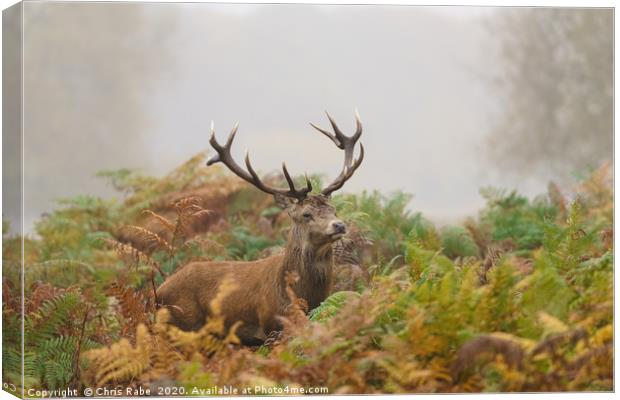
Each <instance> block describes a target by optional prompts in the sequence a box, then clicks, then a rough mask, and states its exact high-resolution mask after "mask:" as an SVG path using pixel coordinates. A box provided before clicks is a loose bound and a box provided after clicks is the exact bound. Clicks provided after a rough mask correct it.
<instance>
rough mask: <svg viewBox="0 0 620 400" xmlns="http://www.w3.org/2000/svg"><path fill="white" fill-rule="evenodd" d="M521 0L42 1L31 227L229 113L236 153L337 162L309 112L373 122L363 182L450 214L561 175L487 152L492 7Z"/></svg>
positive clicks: (266, 162)
mask: <svg viewBox="0 0 620 400" xmlns="http://www.w3.org/2000/svg"><path fill="white" fill-rule="evenodd" d="M506 10H507V9H491V8H476V7H420V6H397V7H388V6H311V5H225V4H220V5H215V4H178V3H176V4H152V3H151V4H146V3H142V4H127V3H98V4H94V3H91V4H84V3H82V4H77V3H72V4H63V3H38V4H37V3H26V8H25V18H24V20H25V63H26V65H25V66H24V67H25V68H24V73H25V126H24V129H25V135H26V139H25V144H26V145H25V165H26V171H25V194H26V202H25V206H26V220H25V226H26V229H30V228H31V227H32V224H33V221H35V220H36V219H38V218H39V217H40V214H41V213H43V212H45V211H49V210H50V209H51V208H52V207H54V203H53V199H55V198H59V197H69V196H74V195H77V194H94V195H102V196H110V195H112V194H113V191H112V189H111V188H110V187H109V186H108V185H107V184H106V182H105V181H104V180H102V179H100V178H95V177H94V175H95V173H96V172H97V171H98V170H101V169H116V168H122V167H130V168H139V169H141V170H142V171H144V172H146V173H150V174H155V175H162V174H164V173H165V172H167V171H169V170H170V169H172V168H174V167H175V166H177V165H178V164H180V163H182V162H183V161H185V160H187V159H188V158H189V157H191V156H192V155H194V154H195V153H197V152H198V151H201V150H203V149H206V148H208V132H209V127H210V124H211V120H214V121H215V126H216V131H217V135H218V137H219V138H220V140H224V138H225V136H226V135H227V134H228V132H229V130H230V128H231V127H232V126H233V125H234V123H235V122H236V121H239V122H240V129H239V133H238V135H237V139H236V143H235V146H236V151H235V152H234V154H235V156H236V157H238V158H239V159H241V157H242V156H243V153H244V151H245V149H246V148H247V149H249V150H250V153H251V155H252V160H253V164H254V166H255V167H256V168H257V169H259V170H261V171H263V172H269V171H271V170H274V169H277V168H279V165H280V164H281V162H282V161H286V162H287V165H288V167H289V170H290V171H291V172H293V173H294V174H301V173H303V172H306V171H307V172H308V173H317V172H319V173H325V174H327V175H328V177H329V178H332V177H333V176H334V175H335V174H337V173H338V171H339V168H340V167H341V163H342V160H341V154H340V153H341V152H340V151H339V150H337V149H336V148H335V147H334V146H333V144H332V143H331V142H329V141H328V140H327V139H326V138H325V137H323V136H322V135H320V134H319V133H317V132H316V131H314V130H313V129H312V128H311V127H310V126H309V125H308V122H313V123H315V124H318V125H320V126H325V127H328V126H329V125H328V123H327V119H326V117H325V115H324V110H328V111H329V112H330V113H332V115H333V116H334V117H335V118H336V120H337V121H338V122H339V124H340V126H341V128H343V130H345V132H348V133H352V131H353V128H354V110H355V109H357V110H359V113H360V115H361V118H362V122H363V124H364V134H363V136H362V141H363V142H364V145H365V148H366V158H365V161H364V163H363V164H362V166H361V168H360V169H359V170H358V172H357V173H356V175H355V176H354V177H353V178H352V179H351V180H350V181H349V182H348V183H347V185H346V186H345V187H344V190H345V191H350V192H360V191H362V190H364V189H367V190H372V189H378V190H380V191H382V192H386V193H389V192H391V191H395V190H404V191H406V192H409V193H412V194H413V195H414V200H413V202H412V203H411V209H412V210H414V211H421V212H423V213H424V214H425V215H427V216H428V217H430V218H431V219H433V220H435V221H437V222H440V223H445V222H456V221H458V220H459V219H460V218H462V217H464V216H467V215H473V214H475V212H476V211H477V210H478V209H479V208H480V207H481V206H482V205H483V204H484V201H483V199H482V198H481V196H480V195H479V192H478V190H479V188H480V187H483V186H487V185H495V186H502V187H506V188H517V189H519V190H520V191H522V192H524V193H526V194H536V193H540V192H543V191H544V190H545V188H546V184H547V182H548V180H549V178H550V177H548V176H532V177H529V178H527V179H523V178H521V179H517V178H515V177H512V176H502V175H501V174H500V173H499V171H496V170H494V169H493V165H489V163H488V161H486V157H485V156H484V154H482V152H483V150H482V147H483V139H484V137H485V135H486V134H488V130H489V123H490V120H491V118H492V116H493V112H494V110H495V108H494V107H495V104H496V100H495V99H494V94H493V92H492V91H491V90H490V89H489V80H490V79H491V75H490V71H494V68H496V62H495V60H494V58H493V51H492V48H493V45H494V43H493V36H492V35H491V34H490V33H489V31H488V29H486V28H485V27H484V24H483V22H482V19H485V18H492V17H493V15H494V13H498V12H506ZM495 72H497V71H495ZM5 134H6V133H5ZM5 174H6V172H5ZM329 178H328V179H329ZM6 214H7V212H6V211H5V215H6ZM8 216H9V218H10V215H8Z"/></svg>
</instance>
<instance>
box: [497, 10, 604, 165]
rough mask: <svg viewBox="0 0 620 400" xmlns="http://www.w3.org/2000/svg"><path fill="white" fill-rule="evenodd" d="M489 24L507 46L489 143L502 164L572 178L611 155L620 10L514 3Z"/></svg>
mask: <svg viewBox="0 0 620 400" xmlns="http://www.w3.org/2000/svg"><path fill="white" fill-rule="evenodd" d="M488 27H489V29H490V32H491V33H492V35H494V36H495V37H496V38H497V40H498V44H499V63H500V64H499V65H500V69H499V72H500V73H498V74H496V76H495V77H494V83H495V84H496V85H497V90H498V94H499V97H498V98H499V101H500V103H499V116H498V117H499V118H498V119H497V120H496V123H495V125H494V126H493V128H492V130H491V132H490V134H489V136H488V142H487V145H488V151H489V153H490V155H491V158H492V160H493V161H494V162H495V163H496V164H497V165H498V167H500V168H502V169H503V170H509V171H512V172H516V173H521V174H524V175H525V174H531V173H534V172H546V173H553V174H554V175H560V176H562V177H567V176H568V175H569V174H570V173H574V172H577V171H582V170H583V169H585V168H588V167H591V166H596V165H597V164H599V163H600V162H601V161H602V160H605V159H611V156H612V135H613V125H612V124H613V120H612V118H613V84H612V79H613V10H611V9H570V8H518V9H510V10H506V11H502V12H501V13H496V14H493V17H492V18H490V20H489V24H488Z"/></svg>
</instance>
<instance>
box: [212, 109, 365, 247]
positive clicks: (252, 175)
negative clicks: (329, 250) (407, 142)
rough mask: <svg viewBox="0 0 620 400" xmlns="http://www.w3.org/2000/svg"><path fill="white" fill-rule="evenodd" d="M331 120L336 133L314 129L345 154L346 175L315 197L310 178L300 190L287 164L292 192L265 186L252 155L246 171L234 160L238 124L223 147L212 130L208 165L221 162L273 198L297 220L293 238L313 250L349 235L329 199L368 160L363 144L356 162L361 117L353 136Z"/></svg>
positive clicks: (343, 168) (287, 173)
mask: <svg viewBox="0 0 620 400" xmlns="http://www.w3.org/2000/svg"><path fill="white" fill-rule="evenodd" d="M327 118H328V119H329V122H330V124H331V126H332V128H333V132H329V131H327V130H324V129H322V128H319V127H318V126H316V125H314V124H310V125H311V126H312V127H313V128H315V129H316V130H318V131H319V132H321V133H322V134H324V135H325V136H327V137H328V138H329V139H330V140H331V141H332V142H333V143H334V144H335V145H336V147H338V148H339V149H341V150H344V164H343V167H342V171H341V172H340V174H339V175H338V176H337V177H336V179H334V181H333V182H331V183H330V184H329V185H327V187H325V189H323V190H322V191H321V192H320V193H319V194H311V192H312V184H311V183H310V180H309V179H308V176H307V175H306V177H305V178H306V186H305V187H303V188H300V189H298V188H296V187H295V184H294V183H293V179H292V178H291V175H290V174H289V172H288V169H287V168H286V164H285V163H282V173H283V174H284V179H285V180H286V182H287V184H288V189H282V188H275V187H271V186H268V185H267V184H265V183H264V182H263V181H262V180H261V179H260V178H259V177H258V174H257V173H256V171H255V170H254V168H253V167H252V163H251V162H250V156H249V153H246V155H245V169H244V168H242V167H241V166H240V165H239V164H237V162H236V161H235V160H234V159H233V158H232V155H231V153H230V149H231V146H232V143H233V140H234V139H235V135H236V134H237V129H238V124H237V125H235V127H234V128H233V130H232V131H231V132H230V135H229V136H228V140H227V141H226V143H225V144H224V145H223V146H222V145H220V144H219V143H218V142H217V140H216V139H215V130H214V128H213V125H212V126H211V139H210V140H209V143H211V146H212V147H213V148H214V149H215V151H216V152H217V154H216V155H215V156H213V157H212V158H211V159H209V161H207V165H212V164H215V163H217V162H221V163H223V164H224V165H226V167H228V169H229V170H230V171H232V172H233V173H234V174H235V175H237V176H238V177H240V178H241V179H243V180H245V181H247V182H249V183H250V184H252V185H253V186H254V187H256V188H257V189H259V190H262V191H263V192H265V193H269V194H271V195H273V196H274V198H275V200H276V203H277V204H278V205H280V206H281V207H283V208H284V209H286V211H287V212H288V214H289V216H290V217H291V219H292V220H293V223H294V225H293V231H292V234H293V235H294V236H297V237H300V238H303V239H304V240H306V241H307V242H308V243H309V244H311V245H312V246H313V247H320V246H323V245H326V244H331V243H333V242H334V241H336V240H338V239H340V238H341V237H342V236H343V235H344V234H345V233H346V231H347V227H346V225H345V224H344V222H342V221H341V220H340V219H338V217H337V216H336V209H335V208H334V206H332V205H331V204H330V203H329V199H330V196H331V194H332V193H333V192H335V191H336V190H338V189H340V188H341V187H342V186H343V185H344V184H345V182H346V181H347V180H349V179H350V178H351V177H352V176H353V173H354V172H355V170H357V168H358V167H359V166H360V165H361V163H362V160H363V159H364V146H363V145H362V143H361V142H360V153H359V156H358V157H357V159H354V158H353V153H354V151H355V145H356V143H357V142H358V140H359V138H360V136H361V135H362V123H361V122H360V119H359V115H358V114H357V113H356V115H355V123H356V130H355V133H354V134H353V135H352V136H346V135H345V134H343V133H342V131H341V130H340V128H339V127H338V125H337V124H336V122H335V121H334V119H333V118H332V117H331V116H330V115H329V113H327ZM302 241H303V240H302Z"/></svg>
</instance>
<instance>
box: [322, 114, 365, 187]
mask: <svg viewBox="0 0 620 400" xmlns="http://www.w3.org/2000/svg"><path fill="white" fill-rule="evenodd" d="M325 114H327V118H328V119H329V123H330V124H331V126H332V128H333V130H334V132H333V133H332V132H329V131H326V130H324V129H321V128H319V127H318V126H316V125H314V124H313V123H310V125H312V127H313V128H314V129H316V130H318V131H319V132H321V133H322V134H323V135H325V136H327V137H328V138H330V139H331V141H332V142H334V144H335V145H336V146H337V147H338V148H339V149H342V150H344V165H343V167H342V171H341V172H340V175H338V177H337V178H336V179H335V180H334V181H333V182H332V183H330V184H329V186H327V187H326V188H325V189H323V190H322V191H321V193H322V194H323V195H325V196H329V195H330V194H331V193H332V192H334V191H336V190H338V189H340V188H341V187H342V186H343V185H344V183H345V182H346V181H347V180H349V179H350V178H351V177H352V176H353V173H354V172H355V170H356V169H357V168H358V167H359V166H360V164H361V163H362V160H363V159H364V145H363V144H362V142H360V155H359V157H358V158H357V159H356V160H353V152H354V150H355V144H356V143H357V141H358V140H359V138H360V136H362V122H361V121H360V116H359V114H358V113H357V111H356V112H355V125H356V129H355V133H354V134H353V135H352V136H346V135H345V134H344V133H342V131H341V130H340V128H338V125H336V122H335V121H334V119H333V118H332V117H331V115H329V113H328V112H327V111H326V112H325Z"/></svg>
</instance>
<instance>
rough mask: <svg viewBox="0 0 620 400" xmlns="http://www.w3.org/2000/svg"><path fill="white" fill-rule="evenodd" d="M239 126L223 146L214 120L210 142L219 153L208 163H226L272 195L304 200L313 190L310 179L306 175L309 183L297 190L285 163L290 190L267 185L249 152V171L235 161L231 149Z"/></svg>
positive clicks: (247, 158) (246, 162)
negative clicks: (253, 164) (259, 175)
mask: <svg viewBox="0 0 620 400" xmlns="http://www.w3.org/2000/svg"><path fill="white" fill-rule="evenodd" d="M238 128H239V123H237V124H235V126H234V127H233V129H232V130H231V132H230V134H229V135H228V139H227V140H226V144H225V145H224V146H222V145H220V144H219V143H218V142H217V139H216V138H215V129H214V127H213V122H212V123H211V138H210V139H209V143H210V144H211V146H212V147H213V149H215V151H216V152H217V154H216V155H214V156H213V157H211V158H210V159H209V161H207V165H212V164H215V163H217V162H221V163H223V164H224V165H226V167H228V169H229V170H230V171H231V172H233V173H234V174H235V175H237V176H238V177H239V178H241V179H243V180H245V181H246V182H249V183H251V184H252V185H254V186H255V187H256V188H257V189H259V190H262V191H263V192H265V193H269V194H272V195H275V194H282V195H284V196H287V197H293V198H295V199H298V200H303V199H304V198H306V197H307V195H308V193H310V192H311V191H312V185H311V184H310V181H309V180H308V178H307V177H306V183H307V186H306V188H304V189H300V190H297V189H296V188H295V185H294V184H293V179H292V178H291V176H290V174H289V173H288V170H287V169H286V166H285V165H283V172H284V178H285V179H286V182H287V183H288V185H289V190H285V189H277V188H273V187H270V186H267V185H265V184H264V183H263V181H261V179H260V178H259V177H258V174H257V173H256V171H255V170H254V168H253V167H252V163H251V162H250V154H249V152H246V154H245V166H246V169H247V171H245V170H244V169H243V168H242V167H241V166H240V165H239V164H237V163H236V162H235V160H234V159H233V157H232V155H231V153H230V149H231V147H232V144H233V141H234V139H235V135H236V134H237V129H238Z"/></svg>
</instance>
